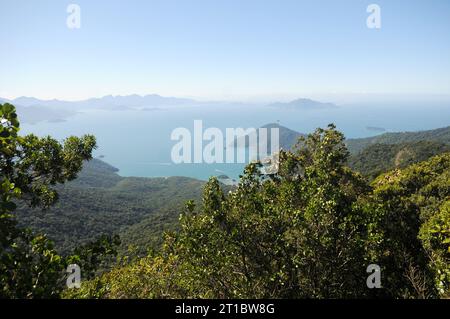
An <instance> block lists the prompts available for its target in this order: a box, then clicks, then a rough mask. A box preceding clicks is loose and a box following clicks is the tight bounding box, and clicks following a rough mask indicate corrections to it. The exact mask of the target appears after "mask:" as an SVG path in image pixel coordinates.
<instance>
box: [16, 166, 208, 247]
mask: <svg viewBox="0 0 450 319" xmlns="http://www.w3.org/2000/svg"><path fill="white" fill-rule="evenodd" d="M116 172H117V169H115V168H114V167H112V166H110V165H109V164H106V163H104V162H102V161H101V160H98V159H93V160H92V161H89V162H85V164H84V168H83V170H82V171H81V172H80V174H79V177H78V178H77V179H76V180H74V181H71V182H68V183H66V184H64V185H62V186H58V188H57V190H58V192H59V201H58V202H57V203H56V204H55V205H54V206H52V207H51V208H49V209H47V210H41V209H30V208H28V207H27V206H25V205H24V204H21V205H19V208H18V210H17V212H16V214H17V217H18V220H19V223H20V225H22V226H26V227H31V228H32V229H33V230H35V231H38V232H42V233H45V234H47V235H48V237H49V238H50V239H52V240H53V241H54V242H55V244H56V248H57V249H58V251H61V252H62V253H68V252H69V251H71V250H72V249H73V248H75V247H76V246H77V245H79V244H81V243H85V242H87V241H90V240H93V239H95V238H97V237H98V236H100V235H101V234H119V235H121V237H122V242H123V247H122V248H123V249H126V248H127V247H126V244H127V243H131V242H133V243H135V242H134V240H133V238H135V237H136V236H137V237H139V239H140V241H136V242H141V243H143V244H145V247H141V249H140V251H142V250H145V249H146V248H147V247H151V246H154V245H155V244H156V243H157V242H158V241H159V240H160V238H161V234H162V232H163V230H165V229H171V228H173V225H174V224H175V223H176V222H177V220H178V215H179V212H180V209H182V208H183V206H184V203H185V201H187V200H189V199H198V198H199V196H200V194H201V189H202V186H203V184H204V182H202V181H199V180H195V179H192V178H187V177H169V178H137V177H121V176H119V175H117V173H116ZM146 224H149V225H151V227H142V228H140V227H139V226H138V225H146ZM130 226H133V230H129V229H128V228H129V227H130ZM138 229H139V230H138ZM128 235H129V236H131V238H130V239H128V238H127V236H128Z"/></svg>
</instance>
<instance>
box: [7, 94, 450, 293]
mask: <svg viewBox="0 0 450 319" xmlns="http://www.w3.org/2000/svg"><path fill="white" fill-rule="evenodd" d="M0 116H1V118H2V125H1V130H0V141H1V144H0V146H1V149H0V151H1V158H0V168H1V180H0V182H1V195H2V196H1V198H2V202H1V219H0V223H1V224H0V243H1V246H0V285H1V287H2V290H1V291H0V296H1V297H6V298H42V297H44V298H49V297H63V298H448V297H450V152H449V149H448V139H447V140H446V138H447V137H448V136H447V137H446V135H445V134H437V135H433V134H430V132H428V133H420V132H419V133H417V134H415V135H414V137H412V136H413V134H412V133H399V134H406V135H386V134H383V135H380V137H378V138H376V139H375V138H374V139H369V140H365V141H364V142H358V143H355V142H351V141H346V140H345V138H344V136H343V134H342V133H340V132H339V131H338V130H337V129H336V128H335V126H334V125H329V126H328V127H327V128H325V129H317V130H316V131H315V132H314V133H312V134H309V135H307V136H299V139H300V140H299V143H298V144H297V146H296V147H291V148H290V149H286V150H284V151H282V152H281V153H280V160H279V170H278V173H276V174H273V175H262V174H261V171H260V165H259V164H258V163H251V164H249V165H248V166H247V167H246V169H245V171H244V172H243V174H242V176H241V179H240V181H239V185H238V186H237V187H234V188H229V187H225V186H224V185H222V184H220V183H219V182H218V180H217V179H216V178H211V179H210V180H209V181H208V182H207V183H203V182H200V181H196V180H193V179H189V178H178V177H176V178H175V177H174V178H167V179H164V178H159V179H145V178H123V177H120V176H118V175H117V174H116V170H115V169H114V168H113V167H111V166H109V165H108V164H106V163H103V162H101V161H99V160H92V150H93V149H94V148H95V146H96V142H95V138H94V137H93V136H83V137H80V138H77V137H69V138H67V139H66V140H65V141H64V142H63V143H62V144H60V143H59V142H58V141H56V140H54V139H52V138H50V137H46V138H38V137H36V136H34V135H27V136H20V135H19V134H18V131H19V121H18V119H17V115H16V113H15V109H14V107H13V106H12V105H10V104H7V103H6V104H3V105H1V107H0ZM443 130H446V132H448V129H443ZM382 136H385V137H383V138H381V137H382ZM386 136H387V137H386ZM395 136H403V137H400V138H398V139H397V140H395ZM418 136H419V139H418V140H416V139H415V138H416V137H418ZM420 136H421V137H420ZM430 136H433V138H431V137H430ZM386 138H387V139H388V140H384V139H386ZM394 140H395V141H394ZM349 142H351V143H353V144H352V145H353V146H352V147H350V145H351V143H349ZM364 143H365V144H364ZM363 144H364V145H365V146H361V145H363ZM355 145H357V146H355ZM349 148H350V149H351V150H352V153H350V152H349ZM83 165H84V169H82V166H83ZM28 207H32V208H28ZM42 208H44V210H42ZM165 230H167V232H165V233H164V234H163V232H164V231H165ZM43 233H45V234H46V235H48V237H47V236H46V235H43ZM115 235H120V236H115ZM76 237H77V238H79V239H78V240H74V238H76ZM53 241H55V242H56V246H54V243H53ZM132 246H135V247H136V250H137V252H138V253H136V251H133V250H132V249H131V250H130V249H129V248H130V247H131V248H132ZM147 248H153V249H149V250H148V251H147ZM70 263H77V264H79V265H80V266H81V269H82V271H83V282H82V285H81V288H80V289H67V288H65V286H64V282H65V281H64V278H65V277H64V276H65V273H64V270H65V267H66V266H67V265H68V264H70ZM371 264H376V265H379V267H380V272H381V284H382V285H381V288H379V289H369V288H368V286H367V282H366V279H367V276H368V273H367V267H368V266H369V265H371Z"/></svg>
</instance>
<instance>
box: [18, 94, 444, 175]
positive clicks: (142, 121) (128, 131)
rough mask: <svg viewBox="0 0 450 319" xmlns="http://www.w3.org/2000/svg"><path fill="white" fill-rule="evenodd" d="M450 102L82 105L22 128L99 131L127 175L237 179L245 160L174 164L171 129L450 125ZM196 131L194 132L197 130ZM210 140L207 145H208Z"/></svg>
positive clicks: (61, 133)
mask: <svg viewBox="0 0 450 319" xmlns="http://www.w3.org/2000/svg"><path fill="white" fill-rule="evenodd" d="M449 118H450V103H449V102H436V101H432V102H422V101H421V102H414V101H411V102H383V103H378V102H377V103H375V102H372V103H367V102H366V103H355V104H346V105H339V107H338V108H331V109H320V110H290V109H276V108H271V107H268V106H263V105H255V104H250V105H246V104H237V103H223V104H220V105H217V104H214V105H211V106H208V105H204V106H195V107H192V106H179V107H178V106H177V107H171V108H159V109H154V110H147V111H142V110H123V111H122V110H121V111H111V110H82V111H80V112H79V113H77V114H76V115H75V116H72V117H69V118H67V119H66V121H64V122H55V123H51V122H39V123H36V124H27V123H23V124H22V125H21V133H22V134H24V133H35V134H37V135H41V136H42V135H52V136H54V137H56V138H58V139H63V138H65V137H67V136H70V135H82V134H94V135H95V136H96V138H97V142H98V146H99V147H98V149H97V151H96V152H95V156H97V157H98V156H102V159H103V160H104V161H106V162H108V163H109V164H111V165H113V166H115V167H117V168H118V169H119V174H120V175H122V176H140V177H156V176H188V177H193V178H198V179H207V178H208V177H210V176H212V175H222V174H225V175H228V176H229V177H232V178H237V177H238V176H239V174H241V173H242V169H243V167H244V165H243V164H174V163H172V161H171V149H172V147H173V146H174V145H175V144H176V143H177V141H172V140H170V135H171V132H172V131H173V130H174V129H175V128H178V127H185V128H187V129H189V130H190V131H191V132H193V123H194V120H202V121H203V130H205V129H206V128H208V127H217V128H219V129H221V130H222V132H223V134H224V136H225V129H226V128H238V127H243V128H250V127H254V128H258V127H260V126H263V125H265V124H268V123H276V122H277V121H279V124H280V125H283V126H286V127H288V128H290V129H292V130H295V131H298V132H301V133H310V132H312V131H313V130H314V129H315V128H317V127H325V126H326V125H327V124H329V123H335V124H336V125H337V128H338V129H339V130H341V131H342V132H343V133H344V134H345V136H346V137H347V138H359V137H367V136H372V135H375V134H379V133H377V132H374V131H372V130H370V129H368V127H376V128H384V129H386V131H392V132H398V131H419V130H428V129H435V128H439V127H445V126H448V125H449V122H448V119H449ZM191 134H192V133H191ZM206 144H207V142H204V143H203V145H206Z"/></svg>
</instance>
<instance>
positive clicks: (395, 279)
mask: <svg viewBox="0 0 450 319" xmlns="http://www.w3.org/2000/svg"><path fill="white" fill-rule="evenodd" d="M449 172H450V153H445V154H442V155H439V156H435V157H433V158H431V159H430V160H428V161H426V162H422V163H418V164H414V165H411V166H409V167H407V168H406V169H404V170H394V171H392V172H389V173H387V174H384V175H381V176H379V177H378V178H377V179H375V180H374V182H373V186H374V191H373V194H372V195H371V197H370V200H369V201H367V202H366V203H365V204H366V207H365V208H366V209H367V211H368V213H370V214H371V215H372V216H373V217H374V218H375V219H374V220H375V222H374V225H373V229H372V232H371V236H372V245H370V246H369V250H370V252H371V254H372V253H373V254H372V258H373V259H374V260H376V261H377V262H378V263H379V264H380V265H383V270H384V273H386V276H385V279H384V284H383V285H384V287H385V290H386V293H387V294H388V295H389V296H395V297H421V298H428V297H436V296H437V293H438V292H437V291H436V289H435V288H436V285H435V282H436V273H435V271H436V267H435V265H433V263H434V262H433V257H432V258H431V259H430V254H431V256H432V255H433V254H437V255H439V256H442V255H441V254H440V253H439V252H438V251H435V249H436V247H435V248H433V246H432V245H431V242H430V240H431V238H430V231H431V230H430V227H431V226H430V225H433V224H434V223H435V220H436V218H438V220H439V219H440V217H438V216H441V214H443V215H447V214H448V212H445V210H444V211H442V210H441V205H443V203H444V201H446V200H448V197H449V194H450V177H449ZM420 233H422V236H421V238H419V234H420ZM421 239H422V240H421ZM436 258H437V257H436ZM398 269H402V271H398ZM433 269H434V270H433ZM444 294H448V291H447V292H444Z"/></svg>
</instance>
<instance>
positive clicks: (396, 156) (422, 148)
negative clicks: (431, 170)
mask: <svg viewBox="0 0 450 319" xmlns="http://www.w3.org/2000/svg"><path fill="white" fill-rule="evenodd" d="M449 151H450V145H449V144H444V143H441V142H435V141H419V142H408V143H405V142H402V143H399V144H378V143H377V144H371V145H369V146H367V147H366V148H364V149H363V150H362V151H361V152H359V153H358V154H356V155H352V156H350V158H349V160H348V165H349V166H350V167H351V168H352V169H354V170H355V171H358V172H360V173H362V174H363V175H365V176H368V177H369V178H371V179H373V178H375V177H376V176H378V175H379V174H381V173H383V172H386V171H388V170H391V169H394V168H404V167H406V166H408V165H411V164H414V163H418V162H421V161H425V160H427V159H429V158H430V157H432V156H434V155H438V154H441V153H445V152H449Z"/></svg>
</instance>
